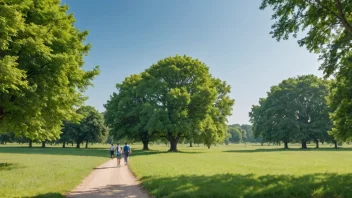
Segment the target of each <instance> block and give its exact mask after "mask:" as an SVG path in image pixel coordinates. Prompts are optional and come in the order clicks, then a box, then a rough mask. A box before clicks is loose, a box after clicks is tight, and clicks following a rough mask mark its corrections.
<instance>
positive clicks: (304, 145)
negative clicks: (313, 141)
mask: <svg viewBox="0 0 352 198" xmlns="http://www.w3.org/2000/svg"><path fill="white" fill-rule="evenodd" d="M302 149H307V142H306V141H303V140H302Z"/></svg>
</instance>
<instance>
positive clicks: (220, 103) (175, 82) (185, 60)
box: [105, 56, 234, 151]
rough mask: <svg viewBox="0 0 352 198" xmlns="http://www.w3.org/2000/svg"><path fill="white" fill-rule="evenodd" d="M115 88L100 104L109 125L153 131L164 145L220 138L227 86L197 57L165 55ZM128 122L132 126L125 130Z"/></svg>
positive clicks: (227, 99) (228, 102) (228, 110)
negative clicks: (114, 91) (108, 97)
mask: <svg viewBox="0 0 352 198" xmlns="http://www.w3.org/2000/svg"><path fill="white" fill-rule="evenodd" d="M117 88H118V89H119V93H114V94H113V96H112V97H111V99H110V100H109V101H108V103H107V105H105V107H106V108H107V115H106V121H107V123H108V124H109V126H111V127H112V130H114V131H121V133H129V134H132V133H134V132H133V131H131V130H134V131H136V132H138V134H150V133H152V134H157V136H158V137H159V138H166V139H167V140H168V141H169V142H170V151H177V143H178V141H179V140H180V139H181V138H189V137H195V136H198V135H201V136H202V140H203V141H204V143H205V144H206V145H208V147H210V145H211V144H214V143H216V142H219V141H222V140H224V139H225V136H226V132H227V116H229V115H231V111H232V106H233V104H234V100H232V99H230V97H229V96H228V93H229V92H230V86H229V85H227V84H226V82H223V81H221V80H220V79H216V78H214V77H212V76H211V75H210V73H209V69H208V67H207V66H206V65H205V64H204V63H202V62H200V61H199V60H197V59H192V58H191V57H188V56H175V57H168V58H166V59H163V60H160V61H159V62H158V63H157V64H154V65H152V66H151V67H150V68H148V69H147V70H145V71H144V72H143V73H141V74H140V75H132V76H131V77H128V78H126V80H125V81H124V82H123V83H122V84H121V85H120V84H118V85H117ZM124 108H126V110H124ZM131 125H134V126H135V128H134V129H131V130H129V129H130V128H131V127H130V126H131ZM143 131H145V132H144V133H143Z"/></svg>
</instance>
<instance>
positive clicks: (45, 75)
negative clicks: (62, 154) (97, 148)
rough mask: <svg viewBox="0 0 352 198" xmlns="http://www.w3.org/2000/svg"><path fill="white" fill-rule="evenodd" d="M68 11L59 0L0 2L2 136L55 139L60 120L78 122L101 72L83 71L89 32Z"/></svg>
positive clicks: (0, 123) (0, 122)
mask: <svg viewBox="0 0 352 198" xmlns="http://www.w3.org/2000/svg"><path fill="white" fill-rule="evenodd" d="M67 11H68V6H66V5H61V4H60V0H36V1H33V0H5V1H2V2H0V131H3V132H15V133H16V134H17V135H20V136H26V137H28V138H29V139H36V140H45V139H49V140H50V139H51V140H53V139H56V138H58V137H59V134H60V129H61V124H62V120H78V119H79V116H77V114H76V108H77V107H79V106H80V105H81V104H82V102H83V101H84V100H85V97H83V95H82V92H83V91H84V90H85V89H86V88H87V86H89V85H91V80H92V79H93V77H94V76H96V75H97V74H98V73H99V69H98V67H95V68H94V69H93V70H92V71H85V70H83V69H82V66H83V64H84V61H83V57H84V56H85V55H87V53H88V51H89V49H90V47H91V46H90V45H89V44H85V43H84V41H85V38H86V36H87V35H88V32H87V31H80V30H78V29H77V28H75V27H74V22H75V19H74V17H73V15H72V14H68V12H67Z"/></svg>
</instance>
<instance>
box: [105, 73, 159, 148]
mask: <svg viewBox="0 0 352 198" xmlns="http://www.w3.org/2000/svg"><path fill="white" fill-rule="evenodd" d="M141 79H142V78H141V75H131V76H130V77H127V78H126V79H125V80H124V81H123V82H122V84H117V85H116V87H117V89H118V94H117V93H113V95H112V96H111V98H110V100H109V101H108V102H107V104H106V105H105V108H106V113H105V122H106V123H107V124H108V126H109V127H111V131H110V133H111V135H113V136H114V139H120V138H127V139H129V140H131V141H142V143H143V150H149V147H148V144H149V142H151V141H153V140H155V139H156V138H157V137H158V136H157V132H156V131H155V130H150V129H149V123H148V122H149V117H150V116H151V115H152V114H153V111H154V109H153V105H152V104H151V102H150V99H149V96H147V95H146V94H145V93H143V91H142V90H141V89H140V81H141Z"/></svg>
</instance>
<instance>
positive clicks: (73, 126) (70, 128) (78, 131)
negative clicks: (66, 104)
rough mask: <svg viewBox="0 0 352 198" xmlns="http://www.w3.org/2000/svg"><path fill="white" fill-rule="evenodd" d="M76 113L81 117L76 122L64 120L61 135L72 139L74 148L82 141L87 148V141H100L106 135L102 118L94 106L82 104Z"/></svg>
mask: <svg viewBox="0 0 352 198" xmlns="http://www.w3.org/2000/svg"><path fill="white" fill-rule="evenodd" d="M77 113H78V114H80V115H81V116H82V119H81V120H80V121H79V122H78V123H74V122H70V121H65V122H64V123H65V125H64V128H63V134H64V136H63V137H64V138H70V139H72V140H74V141H75V142H76V148H80V145H81V144H82V143H83V142H84V141H85V142H86V148H88V142H100V141H101V139H103V138H104V137H105V136H106V135H107V128H106V127H105V125H104V118H103V116H102V114H101V113H99V112H98V111H97V110H96V109H95V108H94V107H91V106H82V107H81V108H79V109H78V110H77Z"/></svg>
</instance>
